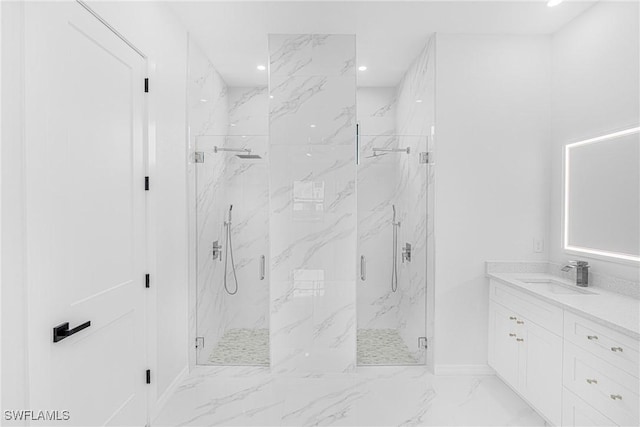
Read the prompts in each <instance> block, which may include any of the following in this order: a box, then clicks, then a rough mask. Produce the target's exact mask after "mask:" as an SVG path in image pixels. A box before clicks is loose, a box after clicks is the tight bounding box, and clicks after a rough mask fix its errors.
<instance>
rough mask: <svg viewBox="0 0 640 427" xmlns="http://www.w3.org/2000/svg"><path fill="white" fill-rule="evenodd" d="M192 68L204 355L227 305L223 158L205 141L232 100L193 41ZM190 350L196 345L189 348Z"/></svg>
mask: <svg viewBox="0 0 640 427" xmlns="http://www.w3.org/2000/svg"><path fill="white" fill-rule="evenodd" d="M188 61H189V62H188V64H189V72H188V86H187V90H188V93H187V105H188V109H189V110H188V120H189V123H188V126H189V160H190V164H189V169H188V173H189V177H188V178H189V185H190V188H191V191H190V193H189V197H190V203H189V209H190V212H189V217H190V221H189V223H190V224H191V229H190V230H189V235H190V236H191V240H192V241H191V244H190V245H189V247H190V251H191V254H190V255H191V256H190V259H191V260H192V264H191V268H190V271H195V277H191V278H190V286H189V302H190V304H189V306H190V307H196V309H195V310H190V313H189V331H190V337H189V338H190V342H191V343H193V342H195V337H196V336H204V337H205V346H206V347H207V348H206V349H199V353H206V354H208V353H209V352H210V350H211V348H212V347H213V344H214V343H215V342H216V341H217V339H218V338H219V336H220V335H221V334H222V332H223V330H224V329H223V326H222V325H223V319H224V317H225V312H224V307H220V306H218V307H216V306H215V305H214V301H215V299H214V294H215V291H216V289H215V288H214V286H213V285H212V284H213V283H214V280H218V278H219V277H221V276H220V275H221V273H220V269H219V268H218V267H219V265H218V264H214V263H213V262H212V260H211V243H212V241H213V240H212V239H211V237H212V236H213V235H215V234H217V233H218V228H219V224H220V223H221V221H222V216H221V214H222V212H219V211H218V210H216V209H214V207H215V204H214V203H215V201H216V200H217V199H218V198H219V196H220V192H221V187H220V185H219V184H218V183H219V181H220V177H221V175H222V170H223V168H222V159H220V158H216V157H213V156H211V147H213V145H215V142H214V141H208V144H207V141H206V135H221V134H224V133H226V132H227V128H228V124H229V117H228V106H227V104H228V99H227V86H226V84H225V82H224V80H223V79H222V77H221V76H220V75H219V74H218V72H217V71H216V70H215V68H214V67H213V65H212V64H211V62H210V61H209V60H208V59H207V57H206V56H205V55H204V54H203V53H202V51H201V50H200V48H199V47H198V46H197V45H196V44H195V43H193V42H192V41H191V40H190V41H189V59H188ZM196 151H206V154H205V156H206V158H207V160H208V161H209V163H208V167H206V168H204V167H201V166H203V165H202V164H196V163H194V161H193V160H194V154H195V152H196ZM190 348H193V347H191V346H190ZM198 358H199V354H196V352H195V351H192V352H190V355H189V362H190V365H191V366H193V365H195V363H196V362H197V359H198Z"/></svg>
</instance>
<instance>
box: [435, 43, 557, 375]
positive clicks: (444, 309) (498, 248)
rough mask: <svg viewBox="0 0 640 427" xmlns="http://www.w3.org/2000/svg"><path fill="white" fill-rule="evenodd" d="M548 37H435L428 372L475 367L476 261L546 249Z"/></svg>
mask: <svg viewBox="0 0 640 427" xmlns="http://www.w3.org/2000/svg"><path fill="white" fill-rule="evenodd" d="M549 43H550V39H549V37H545V36H478V35H445V34H439V35H438V38H437V47H436V55H437V57H436V142H435V147H436V148H435V163H436V166H435V168H436V171H435V173H436V177H437V181H436V200H435V211H436V212H435V221H436V224H435V242H436V243H435V244H436V267H435V270H436V290H435V293H436V295H435V307H436V308H435V310H436V313H435V361H434V363H435V370H436V373H438V372H446V371H447V370H448V368H451V369H453V370H457V371H461V370H467V371H469V372H478V371H482V370H483V369H485V366H486V363H487V309H488V303H487V301H488V286H487V281H486V278H485V276H484V261H486V260H490V259H516V260H517V259H531V260H545V259H546V258H547V256H548V253H547V252H546V251H545V252H543V253H534V252H533V239H534V237H546V235H547V230H548V221H549V218H548V207H549V196H548V186H549V184H548V183H549V171H548V169H549V167H548V153H549V138H550V123H549V108H550V93H549V89H550V75H549V71H550V64H549ZM451 365H455V366H451Z"/></svg>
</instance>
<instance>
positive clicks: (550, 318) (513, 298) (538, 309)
mask: <svg viewBox="0 0 640 427" xmlns="http://www.w3.org/2000/svg"><path fill="white" fill-rule="evenodd" d="M489 292H490V297H491V299H492V300H493V301H495V302H498V303H500V304H502V305H504V306H506V307H509V309H511V310H513V311H514V312H516V313H518V314H519V315H520V316H522V317H524V318H526V319H527V320H529V321H531V322H534V323H536V324H538V325H540V326H542V327H543V328H546V329H548V330H549V331H551V332H553V333H554V334H556V335H560V336H562V317H563V313H562V309H561V308H560V307H556V306H554V305H551V304H547V303H546V302H544V301H542V300H540V299H538V298H536V297H534V296H532V295H528V294H526V293H524V292H520V291H518V290H517V289H514V288H512V287H510V286H508V285H505V284H502V283H500V282H497V281H495V280H491V281H490V289H489ZM518 320H522V319H518Z"/></svg>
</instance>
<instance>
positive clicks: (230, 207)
mask: <svg viewBox="0 0 640 427" xmlns="http://www.w3.org/2000/svg"><path fill="white" fill-rule="evenodd" d="M231 209H233V205H229V224H231Z"/></svg>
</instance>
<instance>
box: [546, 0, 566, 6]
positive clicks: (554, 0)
mask: <svg viewBox="0 0 640 427" xmlns="http://www.w3.org/2000/svg"><path fill="white" fill-rule="evenodd" d="M560 3H562V0H549V1H548V2H547V7H553V6H557V5H559V4H560Z"/></svg>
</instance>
